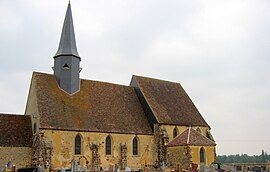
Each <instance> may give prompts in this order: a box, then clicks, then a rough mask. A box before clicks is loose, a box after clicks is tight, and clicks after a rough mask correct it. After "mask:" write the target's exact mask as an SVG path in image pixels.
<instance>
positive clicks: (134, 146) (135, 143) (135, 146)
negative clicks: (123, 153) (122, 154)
mask: <svg viewBox="0 0 270 172" xmlns="http://www.w3.org/2000/svg"><path fill="white" fill-rule="evenodd" d="M138 146H139V144H138V138H137V137H134V138H133V141H132V152H133V155H139V151H138Z"/></svg>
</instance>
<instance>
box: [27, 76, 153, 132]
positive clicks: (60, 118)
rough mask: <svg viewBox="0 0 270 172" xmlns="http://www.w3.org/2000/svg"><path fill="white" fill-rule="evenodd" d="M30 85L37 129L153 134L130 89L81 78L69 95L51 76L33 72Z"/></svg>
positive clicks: (132, 89) (134, 94) (133, 92)
mask: <svg viewBox="0 0 270 172" xmlns="http://www.w3.org/2000/svg"><path fill="white" fill-rule="evenodd" d="M33 82H34V83H35V85H36V86H35V89H36V95H37V104H38V109H39V114H40V126H41V128H46V129H61V130H80V131H97V132H115V133H134V134H153V131H152V129H151V128H150V125H149V123H148V121H147V118H146V117H145V114H144V111H143V109H142V107H141V105H140V102H139V100H138V98H137V96H136V93H135V91H134V88H132V87H129V86H123V85H117V84H111V83H105V82H98V81H91V80H85V79H81V88H80V91H79V92H77V93H76V94H74V95H72V96H71V95H69V94H66V93H65V92H64V91H62V90H61V89H60V88H59V87H58V84H57V82H56V80H55V77H54V76H53V75H50V74H44V73H37V72H34V73H33V81H32V83H33Z"/></svg>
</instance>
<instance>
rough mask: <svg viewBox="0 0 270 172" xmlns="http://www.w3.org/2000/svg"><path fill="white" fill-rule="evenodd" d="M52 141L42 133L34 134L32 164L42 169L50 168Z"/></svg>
mask: <svg viewBox="0 0 270 172" xmlns="http://www.w3.org/2000/svg"><path fill="white" fill-rule="evenodd" d="M52 151H53V147H52V141H50V140H48V139H47V138H46V137H45V136H44V133H40V134H39V135H35V136H34V144H33V158H32V165H33V166H34V167H41V168H43V169H51V168H52Z"/></svg>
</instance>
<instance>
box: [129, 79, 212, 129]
mask: <svg viewBox="0 0 270 172" xmlns="http://www.w3.org/2000/svg"><path fill="white" fill-rule="evenodd" d="M132 80H135V82H136V83H137V86H138V88H139V90H140V91H141V93H142V94H143V97H144V98H145V100H146V101H147V103H148V105H149V107H150V108H151V111H152V112H153V114H154V116H155V118H156V119H157V121H158V123H162V124H174V125H186V126H189V125H192V126H207V127H209V125H208V124H207V123H206V121H205V120H204V119H203V117H202V115H201V114H200V112H199V111H198V109H197V108H196V107H195V105H194V104H193V102H192V100H191V99H190V98H189V96H188V95H187V93H186V92H185V90H184V88H183V87H182V86H181V85H180V84H179V83H175V82H169V81H164V80H159V79H153V78H146V77H141V76H133V78H132Z"/></svg>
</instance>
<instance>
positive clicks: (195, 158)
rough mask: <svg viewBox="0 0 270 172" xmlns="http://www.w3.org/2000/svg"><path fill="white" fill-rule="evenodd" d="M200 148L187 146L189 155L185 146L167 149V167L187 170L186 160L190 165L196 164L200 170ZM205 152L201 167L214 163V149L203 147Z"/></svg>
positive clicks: (212, 147)
mask: <svg viewBox="0 0 270 172" xmlns="http://www.w3.org/2000/svg"><path fill="white" fill-rule="evenodd" d="M201 147H202V146H189V149H190V150H189V151H190V152H189V153H187V150H186V149H185V146H178V147H169V149H168V150H169V151H168V152H169V163H168V164H169V166H171V167H174V168H180V169H181V168H182V169H187V164H186V162H187V160H189V161H190V163H194V164H197V165H198V166H199V168H200V149H201ZM203 148H204V150H205V163H204V164H203V165H207V166H209V165H211V164H212V162H214V161H215V147H214V146H203Z"/></svg>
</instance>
